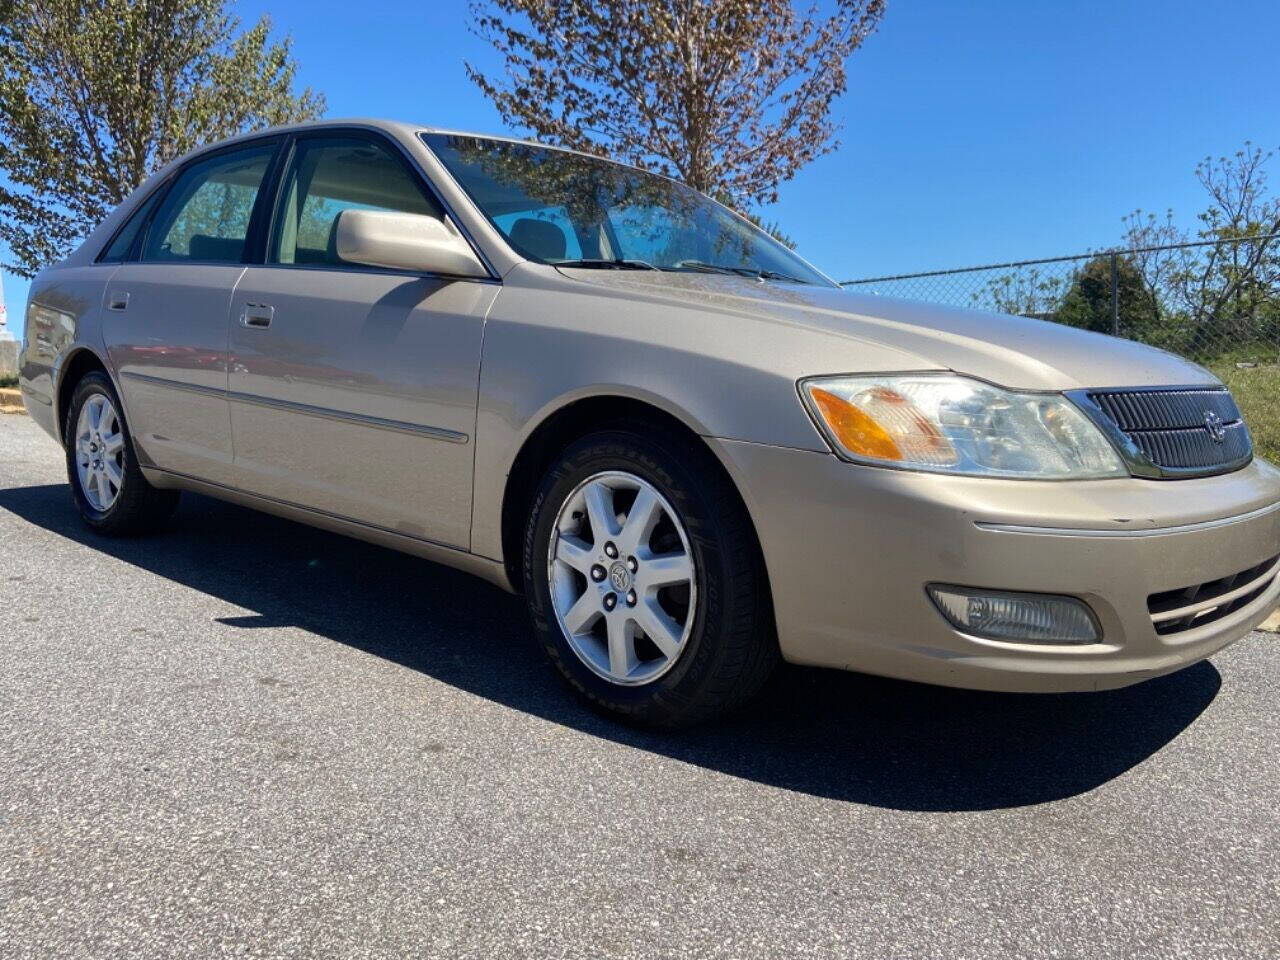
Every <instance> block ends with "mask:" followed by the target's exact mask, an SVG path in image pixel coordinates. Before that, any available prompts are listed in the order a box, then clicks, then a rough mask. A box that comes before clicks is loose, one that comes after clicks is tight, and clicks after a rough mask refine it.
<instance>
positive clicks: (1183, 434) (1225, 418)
mask: <svg viewBox="0 0 1280 960" xmlns="http://www.w3.org/2000/svg"><path fill="white" fill-rule="evenodd" d="M1086 396H1087V398H1088V400H1089V401H1090V402H1091V403H1092V405H1093V406H1094V408H1095V410H1096V411H1097V412H1098V413H1099V414H1100V415H1101V416H1102V417H1103V418H1104V419H1105V421H1106V424H1107V425H1109V426H1110V427H1111V428H1112V429H1113V430H1114V431H1116V432H1118V433H1119V434H1120V436H1121V437H1122V438H1123V439H1124V440H1126V441H1127V444H1126V448H1127V449H1126V450H1125V452H1126V453H1127V454H1129V456H1130V458H1131V465H1134V464H1133V463H1132V461H1135V460H1136V461H1137V465H1138V466H1147V465H1150V467H1152V468H1153V469H1152V470H1150V471H1145V470H1140V471H1138V472H1140V473H1146V474H1147V475H1155V476H1178V477H1186V476H1201V475H1205V474H1210V473H1221V472H1224V471H1226V470H1232V469H1235V468H1236V467H1239V466H1243V465H1244V464H1245V463H1247V462H1248V461H1249V458H1250V457H1251V456H1252V455H1253V442H1252V440H1250V438H1249V429H1248V428H1247V427H1246V426H1245V424H1244V420H1243V419H1242V418H1241V416H1240V408H1239V407H1237V406H1236V402H1235V400H1234V399H1233V398H1232V396H1231V394H1230V393H1229V392H1228V391H1227V389H1226V388H1225V387H1212V388H1204V387H1170V388H1166V389H1159V390H1093V391H1089V392H1087V393H1086Z"/></svg>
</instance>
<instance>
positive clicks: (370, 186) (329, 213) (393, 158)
mask: <svg viewBox="0 0 1280 960" xmlns="http://www.w3.org/2000/svg"><path fill="white" fill-rule="evenodd" d="M343 210H391V211H395V212H397V213H417V214H423V215H425V216H431V217H438V218H443V216H444V212H443V211H442V210H441V209H440V206H439V205H438V204H437V203H436V201H435V199H434V198H433V197H431V196H430V195H429V194H427V193H426V192H425V191H424V190H423V189H422V186H421V185H420V184H419V183H418V180H417V178H416V177H415V176H414V175H413V173H412V172H411V171H410V170H409V168H408V166H407V165H406V164H405V162H404V160H403V159H401V158H400V157H399V156H397V155H395V154H394V153H392V152H391V150H389V149H388V148H386V147H384V146H382V145H381V144H379V143H377V142H376V141H374V140H370V139H365V138H363V137H340V138H336V137H335V138H330V137H325V138H315V139H311V138H308V139H304V140H299V141H298V144H297V147H296V148H295V150H294V154H293V161H292V162H291V163H290V164H289V170H288V172H287V173H286V174H285V178H284V188H283V189H282V190H281V191H280V209H279V211H278V213H277V215H276V218H275V221H276V227H275V236H274V237H273V238H272V243H271V250H270V252H269V254H268V257H267V259H268V261H269V262H271V263H289V264H296V265H301V266H336V265H340V264H346V261H344V260H342V259H341V258H340V257H339V256H338V254H337V251H336V249H335V246H334V232H335V228H336V226H337V223H338V215H339V214H340V213H342V211H343Z"/></svg>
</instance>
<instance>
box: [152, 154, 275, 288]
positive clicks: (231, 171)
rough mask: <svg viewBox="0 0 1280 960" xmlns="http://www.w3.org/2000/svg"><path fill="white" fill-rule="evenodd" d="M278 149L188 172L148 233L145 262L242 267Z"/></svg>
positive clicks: (222, 157)
mask: <svg viewBox="0 0 1280 960" xmlns="http://www.w3.org/2000/svg"><path fill="white" fill-rule="evenodd" d="M275 151H276V147H275V144H264V145H261V146H254V147H246V148H244V149H243V150H235V151H231V152H228V153H220V154H218V155H216V156H213V157H210V158H209V159H207V160H202V161H199V162H197V163H194V164H192V165H191V166H190V167H188V168H187V169H186V170H185V171H184V172H183V173H182V174H181V175H180V176H179V177H178V179H177V181H176V182H175V183H174V185H173V187H172V189H170V190H169V192H168V194H166V196H165V198H164V200H163V202H162V203H161V204H160V207H159V209H157V210H156V215H155V218H154V219H153V220H152V222H151V226H150V228H149V229H148V230H147V239H146V243H145V244H144V245H143V248H142V259H143V260H152V261H157V260H158V261H164V260H188V261H199V262H202V263H240V262H241V261H242V260H243V259H244V248H245V241H246V239H247V238H248V235H249V221H250V220H251V219H252V217H253V206H254V203H255V202H256V201H257V199H258V190H259V189H260V188H261V186H262V180H263V178H264V177H265V176H266V173H267V168H268V167H269V166H270V164H271V158H272V157H273V156H274V155H275Z"/></svg>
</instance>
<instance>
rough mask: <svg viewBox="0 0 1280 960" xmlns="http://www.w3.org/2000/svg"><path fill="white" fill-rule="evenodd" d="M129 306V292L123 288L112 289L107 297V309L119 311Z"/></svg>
mask: <svg viewBox="0 0 1280 960" xmlns="http://www.w3.org/2000/svg"><path fill="white" fill-rule="evenodd" d="M128 306H129V294H128V292H127V291H125V290H115V291H112V293H111V296H110V297H109V298H108V299H107V309H108V310H115V311H116V312H119V311H121V310H124V309H126V308H127V307H128Z"/></svg>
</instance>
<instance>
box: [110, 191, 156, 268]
mask: <svg viewBox="0 0 1280 960" xmlns="http://www.w3.org/2000/svg"><path fill="white" fill-rule="evenodd" d="M162 196H164V189H163V188H161V189H159V190H156V191H154V192H153V193H152V194H151V196H149V197H147V199H146V200H144V201H143V202H142V204H141V205H140V206H139V207H138V209H137V210H136V211H134V213H133V216H131V217H130V218H129V220H128V222H127V223H125V225H124V226H123V227H121V228H120V232H119V233H117V234H116V235H115V239H113V240H112V241H111V245H110V246H109V247H107V249H106V250H105V251H104V252H103V254H102V256H101V257H99V258H98V259H99V260H101V261H102V262H103V263H120V262H122V261H125V260H128V259H129V258H130V255H131V254H133V252H134V243H135V242H136V241H137V239H138V234H139V232H141V230H142V229H143V227H145V226H146V223H147V218H148V217H149V216H150V214H151V211H152V210H154V209H155V207H156V203H157V201H158V200H159V199H160V198H161V197H162Z"/></svg>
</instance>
